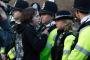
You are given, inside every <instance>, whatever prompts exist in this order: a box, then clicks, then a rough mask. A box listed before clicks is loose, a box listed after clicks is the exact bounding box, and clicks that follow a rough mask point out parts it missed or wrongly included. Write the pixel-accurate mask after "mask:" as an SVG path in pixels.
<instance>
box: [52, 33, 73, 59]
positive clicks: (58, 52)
mask: <svg viewBox="0 0 90 60" xmlns="http://www.w3.org/2000/svg"><path fill="white" fill-rule="evenodd" d="M61 34H62V33H60V35H57V36H56V40H55V43H54V46H53V47H52V50H51V55H52V60H60V59H61V58H62V54H63V48H64V41H65V38H66V37H67V36H69V35H72V32H65V33H64V34H62V35H61ZM60 36H61V38H60ZM58 40H60V43H59V44H58V42H57V41H58ZM57 45H58V46H57Z"/></svg>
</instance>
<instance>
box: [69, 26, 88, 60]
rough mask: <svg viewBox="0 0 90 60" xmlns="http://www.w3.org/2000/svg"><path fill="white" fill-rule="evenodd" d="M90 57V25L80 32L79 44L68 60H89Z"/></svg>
mask: <svg viewBox="0 0 90 60" xmlns="http://www.w3.org/2000/svg"><path fill="white" fill-rule="evenodd" d="M88 56H90V25H88V26H86V27H84V28H82V29H81V30H80V32H79V37H78V42H77V44H76V46H75V48H74V50H72V51H71V54H70V55H69V57H68V60H87V58H88Z"/></svg>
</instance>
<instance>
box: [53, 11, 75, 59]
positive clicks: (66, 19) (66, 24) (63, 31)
mask: <svg viewBox="0 0 90 60" xmlns="http://www.w3.org/2000/svg"><path fill="white" fill-rule="evenodd" d="M55 22H56V27H57V35H56V37H55V41H54V46H53V47H52V49H51V56H52V60H61V59H62V55H63V50H64V51H66V50H67V51H68V49H64V47H65V46H64V42H65V41H68V42H69V43H68V42H66V43H65V45H66V44H69V45H67V47H68V48H69V47H70V44H71V43H72V42H73V40H74V36H73V33H72V31H73V28H72V27H73V16H72V15H71V13H70V12H69V11H66V10H62V11H58V12H57V13H56V17H55Z"/></svg>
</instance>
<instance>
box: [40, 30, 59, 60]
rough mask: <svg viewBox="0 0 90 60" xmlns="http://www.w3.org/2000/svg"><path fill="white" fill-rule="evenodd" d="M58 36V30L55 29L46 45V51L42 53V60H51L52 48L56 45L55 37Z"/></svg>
mask: <svg viewBox="0 0 90 60" xmlns="http://www.w3.org/2000/svg"><path fill="white" fill-rule="evenodd" d="M56 34H57V29H54V30H52V31H51V33H50V34H49V36H48V40H47V43H46V47H45V48H44V50H43V51H42V52H41V53H40V60H51V56H50V53H51V48H52V46H53V45H54V37H55V36H56Z"/></svg>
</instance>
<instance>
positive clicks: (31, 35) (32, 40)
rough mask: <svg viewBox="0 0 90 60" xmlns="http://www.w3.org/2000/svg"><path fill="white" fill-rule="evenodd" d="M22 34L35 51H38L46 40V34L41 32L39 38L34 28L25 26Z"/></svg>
mask: <svg viewBox="0 0 90 60" xmlns="http://www.w3.org/2000/svg"><path fill="white" fill-rule="evenodd" d="M23 36H24V37H25V39H26V41H28V44H29V45H30V46H32V48H33V49H34V50H35V51H36V52H40V51H41V50H43V48H44V47H45V44H46V41H47V35H45V34H43V35H42V36H41V38H39V37H38V36H37V33H36V30H35V29H33V28H31V29H28V28H26V29H25V31H24V32H23Z"/></svg>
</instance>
